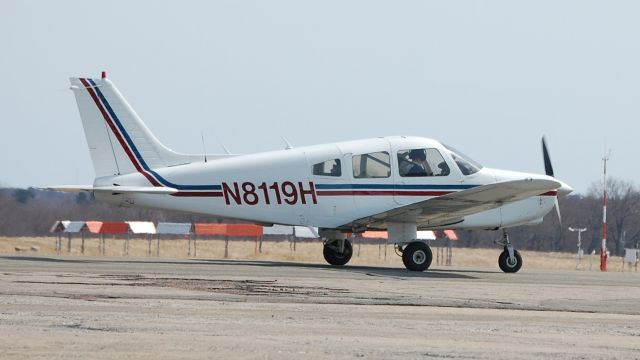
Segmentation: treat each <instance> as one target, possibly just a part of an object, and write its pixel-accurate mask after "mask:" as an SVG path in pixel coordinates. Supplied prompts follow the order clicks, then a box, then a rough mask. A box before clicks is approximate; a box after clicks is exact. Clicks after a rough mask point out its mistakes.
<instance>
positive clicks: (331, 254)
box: [322, 240, 353, 266]
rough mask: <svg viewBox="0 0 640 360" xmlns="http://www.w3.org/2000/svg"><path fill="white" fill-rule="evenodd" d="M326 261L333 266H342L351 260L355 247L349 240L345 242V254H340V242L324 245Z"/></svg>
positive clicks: (323, 252) (323, 251)
mask: <svg viewBox="0 0 640 360" xmlns="http://www.w3.org/2000/svg"><path fill="white" fill-rule="evenodd" d="M322 255H324V259H325V260H326V261H327V262H328V263H329V264H331V265H336V266H342V265H345V264H346V263H348V262H349V260H351V256H352V255H353V246H352V245H351V242H349V240H345V241H344V252H342V253H340V243H339V241H338V240H336V241H332V242H330V243H327V244H325V245H324V249H323V250H322Z"/></svg>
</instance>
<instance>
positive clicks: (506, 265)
mask: <svg viewBox="0 0 640 360" xmlns="http://www.w3.org/2000/svg"><path fill="white" fill-rule="evenodd" d="M499 243H500V244H501V245H504V250H503V251H502V253H500V256H499V257H498V266H499V267H500V270H502V271H504V272H506V273H516V272H518V270H520V268H521V267H522V256H520V253H519V252H518V250H516V249H514V248H513V246H511V241H510V240H509V235H508V234H507V230H506V229H503V230H502V241H500V242H499Z"/></svg>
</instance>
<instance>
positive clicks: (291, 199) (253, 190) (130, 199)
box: [94, 136, 556, 230]
mask: <svg viewBox="0 0 640 360" xmlns="http://www.w3.org/2000/svg"><path fill="white" fill-rule="evenodd" d="M414 149H423V150H425V152H426V153H427V154H428V155H429V157H430V158H429V160H428V161H427V164H426V165H424V167H425V168H427V169H428V171H429V173H428V174H427V175H424V176H409V175H406V174H405V175H403V169H404V168H406V167H407V166H411V165H412V164H408V163H411V161H410V160H407V159H408V158H407V156H408V154H409V151H410V150H414ZM433 159H435V160H433ZM151 176H153V177H157V180H158V181H159V182H161V183H163V184H167V185H168V186H171V187H173V188H176V189H177V190H178V192H177V193H175V194H172V195H162V196H159V195H151V194H96V196H97V197H99V198H100V200H104V201H107V202H110V203H113V204H117V205H120V206H144V207H153V208H160V209H169V210H179V211H188V212H197V213H202V214H209V215H214V216H220V217H227V218H235V219H240V220H245V221H250V222H257V223H264V224H288V225H302V226H315V227H321V228H342V229H345V230H346V229H348V224H349V223H350V222H352V221H353V220H355V219H359V218H363V217H366V216H370V215H372V214H378V213H381V212H384V211H388V210H390V209H393V208H397V207H399V206H403V205H408V204H411V203H415V202H419V201H422V200H426V199H430V198H433V197H436V196H442V195H445V194H448V193H451V192H456V191H461V190H465V189H469V188H472V187H475V186H479V185H486V184H491V183H495V182H499V181H506V180H509V179H516V178H518V179H521V178H525V177H526V178H533V179H549V178H550V177H548V176H546V175H540V174H523V173H516V172H509V171H502V170H496V169H489V168H486V167H481V166H479V165H477V164H475V163H474V162H473V161H471V160H470V159H468V158H466V157H465V156H464V155H462V154H460V153H459V152H457V151H456V150H454V149H451V148H448V147H446V146H445V145H443V144H442V143H440V142H438V141H436V140H432V139H428V138H421V137H404V136H393V137H383V138H374V139H363V140H355V141H347V142H339V143H331V144H323V145H315V146H306V147H300V148H293V149H288V150H279V151H270V152H263V153H256V154H249V155H234V156H227V157H221V158H217V159H215V160H212V161H208V162H204V161H202V162H192V163H190V164H185V165H176V166H170V167H164V168H159V169H155V170H154V171H153V172H152V175H151ZM148 177H149V175H147V176H143V175H141V174H140V173H131V174H127V175H122V176H107V177H100V178H97V179H96V180H95V183H94V185H95V186H103V185H113V184H118V185H128V186H149V181H150V180H149V178H148ZM555 195H556V193H555V192H554V193H548V194H540V195H539V196H533V197H530V198H527V199H524V200H520V201H516V202H511V203H507V204H505V205H503V206H501V207H498V208H495V209H492V210H487V211H483V212H480V213H476V214H473V215H468V216H466V217H465V218H464V221H462V222H459V223H457V224H455V225H453V226H451V225H450V226H447V228H458V229H460V228H467V229H478V228H482V229H495V228H504V227H511V226H517V225H523V224H534V223H537V222H540V221H542V218H543V216H544V215H545V214H547V213H548V212H549V211H550V210H551V209H552V208H553V205H554V198H555Z"/></svg>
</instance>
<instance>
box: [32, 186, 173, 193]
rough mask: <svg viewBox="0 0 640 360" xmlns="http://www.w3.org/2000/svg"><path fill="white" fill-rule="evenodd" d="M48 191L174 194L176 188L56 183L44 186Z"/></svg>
mask: <svg viewBox="0 0 640 360" xmlns="http://www.w3.org/2000/svg"><path fill="white" fill-rule="evenodd" d="M44 190H49V191H60V192H82V191H88V192H99V191H103V192H112V193H138V194H158V195H162V194H175V193H177V192H178V190H177V189H174V188H169V187H152V186H117V185H113V186H93V185H57V186H49V187H46V188H44Z"/></svg>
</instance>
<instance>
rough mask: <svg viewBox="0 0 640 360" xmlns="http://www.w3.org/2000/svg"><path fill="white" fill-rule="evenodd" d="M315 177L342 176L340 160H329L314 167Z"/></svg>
mask: <svg viewBox="0 0 640 360" xmlns="http://www.w3.org/2000/svg"><path fill="white" fill-rule="evenodd" d="M312 169H313V175H321V176H336V177H338V176H341V175H342V168H341V167H340V159H333V160H327V161H324V162H321V163H317V164H315V165H313V167H312Z"/></svg>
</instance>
